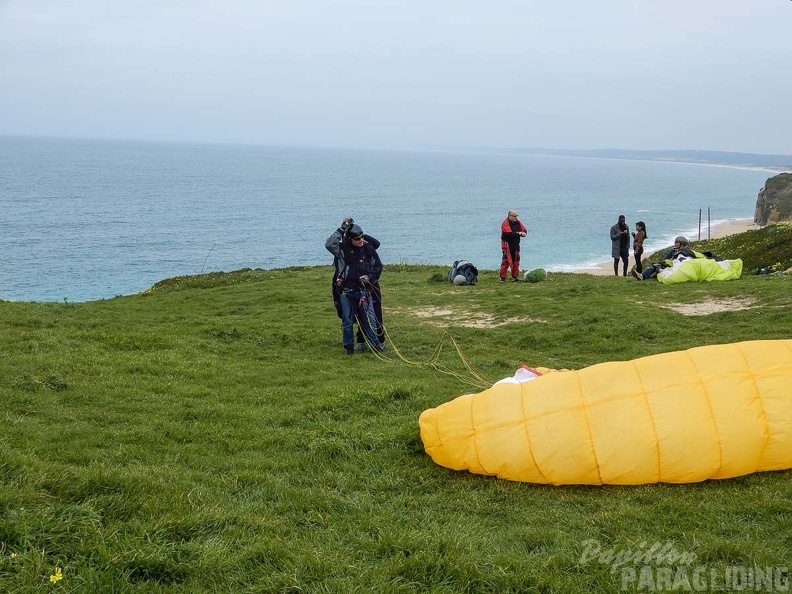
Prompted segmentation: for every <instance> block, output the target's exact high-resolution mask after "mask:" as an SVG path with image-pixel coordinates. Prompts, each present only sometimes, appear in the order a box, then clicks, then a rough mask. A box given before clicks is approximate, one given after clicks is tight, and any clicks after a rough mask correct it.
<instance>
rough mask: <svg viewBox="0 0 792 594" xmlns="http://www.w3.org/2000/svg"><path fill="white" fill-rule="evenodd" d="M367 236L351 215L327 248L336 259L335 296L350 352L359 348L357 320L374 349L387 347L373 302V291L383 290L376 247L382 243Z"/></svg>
mask: <svg viewBox="0 0 792 594" xmlns="http://www.w3.org/2000/svg"><path fill="white" fill-rule="evenodd" d="M367 237H369V236H367V235H365V234H364V233H363V229H362V228H361V226H360V225H358V224H357V223H355V222H354V221H353V220H352V219H351V218H350V217H347V218H346V219H344V221H343V222H342V223H341V227H339V228H338V229H336V231H335V232H333V234H332V235H330V237H328V238H327V241H326V242H325V248H326V249H327V251H329V252H330V253H331V254H333V258H334V264H335V274H334V286H335V288H334V299H335V298H336V297H337V301H336V303H337V310H340V313H339V316H340V318H341V335H342V340H343V344H344V351H345V352H346V354H347V355H352V354H353V353H354V351H355V348H354V347H355V345H354V340H355V335H354V330H353V325H354V323H355V320H356V319H357V321H358V322H359V324H360V326H361V328H362V330H363V332H364V333H365V336H366V340H367V342H368V343H369V344H370V345H371V346H372V348H374V349H376V350H380V351H381V350H383V349H384V344H383V341H382V340H381V337H380V336H378V334H377V328H378V324H377V318H376V315H375V313H374V303H373V294H374V293H375V291H378V289H379V287H378V285H377V282H378V281H379V277H380V274H382V262H381V261H380V257H379V254H377V249H376V247H375V243H376V246H379V242H378V241H377V240H376V239H374V238H373V237H369V239H371V240H373V241H371V242H369V241H367V239H366V238H367ZM375 285H376V287H375Z"/></svg>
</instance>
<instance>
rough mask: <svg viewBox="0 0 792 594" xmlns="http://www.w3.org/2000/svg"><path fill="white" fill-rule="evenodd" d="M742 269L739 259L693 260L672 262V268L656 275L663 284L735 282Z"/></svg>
mask: <svg viewBox="0 0 792 594" xmlns="http://www.w3.org/2000/svg"><path fill="white" fill-rule="evenodd" d="M742 268H743V263H742V260H741V259H740V258H737V259H735V260H722V261H720V262H718V261H717V260H712V259H709V258H694V259H690V260H683V261H681V262H680V261H674V263H673V265H672V266H670V267H669V268H664V269H663V270H661V271H660V272H659V273H658V274H657V280H658V281H660V282H661V283H665V284H674V283H687V282H693V281H726V280H736V279H738V278H740V275H741V274H742Z"/></svg>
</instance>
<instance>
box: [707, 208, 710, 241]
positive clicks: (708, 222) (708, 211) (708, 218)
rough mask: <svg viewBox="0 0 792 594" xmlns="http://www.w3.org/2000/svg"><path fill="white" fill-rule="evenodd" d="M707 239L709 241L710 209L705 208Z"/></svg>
mask: <svg viewBox="0 0 792 594" xmlns="http://www.w3.org/2000/svg"><path fill="white" fill-rule="evenodd" d="M707 239H710V207H709V206H708V207H707Z"/></svg>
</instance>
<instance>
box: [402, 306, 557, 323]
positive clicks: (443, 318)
mask: <svg viewBox="0 0 792 594" xmlns="http://www.w3.org/2000/svg"><path fill="white" fill-rule="evenodd" d="M412 314H413V315H415V316H418V317H419V318H426V319H427V323H429V324H431V325H433V326H440V327H443V326H449V325H452V324H453V325H454V326H462V327H463V328H497V327H498V326H505V325H506V324H525V323H534V324H537V323H538V324H546V323H547V320H542V319H539V318H529V317H521V318H506V319H505V320H497V319H495V316H493V315H492V314H486V313H481V312H472V311H464V310H460V311H455V310H452V309H449V308H441V307H425V308H423V309H416V310H413V311H412ZM451 316H453V319H452V318H451Z"/></svg>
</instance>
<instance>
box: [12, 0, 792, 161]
mask: <svg viewBox="0 0 792 594" xmlns="http://www.w3.org/2000/svg"><path fill="white" fill-rule="evenodd" d="M0 134H24V135H27V134H31V135H48V136H73V137H93V138H119V139H151V140H176V141H199V142H230V143H247V144H264V145H304V146H339V147H382V148H385V147H393V148H409V147H415V148H428V147H536V146H541V147H548V148H569V149H586V148H633V149H702V150H724V151H737V152H754V153H780V154H792V1H790V0H600V1H599V2H592V1H591V0H490V1H483V0H475V1H474V0H420V1H418V0H70V1H69V2H64V1H63V0H0Z"/></svg>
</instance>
